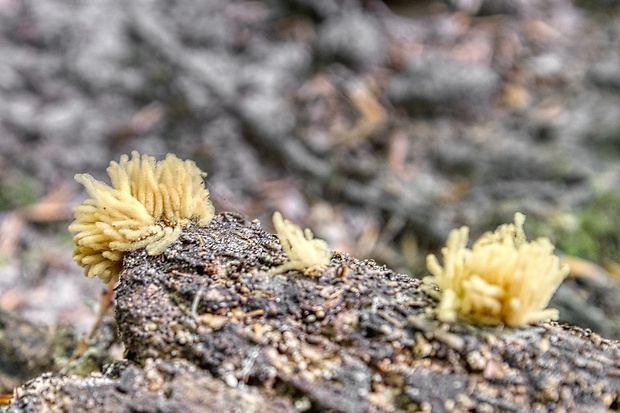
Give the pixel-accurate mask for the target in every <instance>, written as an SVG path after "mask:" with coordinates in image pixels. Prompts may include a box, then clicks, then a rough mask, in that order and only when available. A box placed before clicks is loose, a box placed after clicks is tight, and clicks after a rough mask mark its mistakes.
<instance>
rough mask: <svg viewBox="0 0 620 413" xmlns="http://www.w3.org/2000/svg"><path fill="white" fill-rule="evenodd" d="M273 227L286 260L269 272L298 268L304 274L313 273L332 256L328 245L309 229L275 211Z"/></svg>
mask: <svg viewBox="0 0 620 413" xmlns="http://www.w3.org/2000/svg"><path fill="white" fill-rule="evenodd" d="M273 227H274V228H275V230H276V235H277V236H278V239H279V240H280V244H281V245H282V248H283V249H284V252H286V256H287V257H288V261H287V262H285V263H284V264H282V265H280V266H278V267H276V268H273V269H272V270H271V271H269V274H272V275H274V274H281V273H283V272H285V271H289V270H299V271H302V272H303V273H304V274H305V275H315V274H317V273H318V272H320V271H321V270H323V269H324V268H325V267H326V266H327V265H328V264H329V261H330V260H331V258H332V252H331V250H330V249H329V245H328V244H327V242H325V241H323V240H322V239H316V238H314V234H313V233H312V231H311V230H310V229H308V228H306V229H304V230H302V229H301V228H300V227H299V226H298V225H295V224H294V223H292V222H291V221H289V220H288V219H284V218H283V217H282V214H281V213H279V212H277V211H276V212H274V214H273Z"/></svg>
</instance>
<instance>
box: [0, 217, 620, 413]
mask: <svg viewBox="0 0 620 413" xmlns="http://www.w3.org/2000/svg"><path fill="white" fill-rule="evenodd" d="M285 259H286V257H285V255H284V253H283V251H282V248H281V247H280V244H279V243H278V240H277V238H276V237H275V236H273V235H271V234H269V233H267V232H265V231H264V230H263V229H262V227H261V225H260V223H259V222H257V221H254V222H246V221H245V220H244V219H243V218H242V217H240V216H238V215H236V214H231V213H223V214H219V215H217V216H216V217H215V218H214V220H213V221H212V222H211V224H210V225H209V226H207V227H205V228H200V227H190V228H188V229H186V230H185V231H184V232H183V234H182V235H181V237H180V239H179V240H178V241H177V242H175V243H174V244H173V245H172V246H170V247H169V248H168V249H167V250H166V251H165V252H164V253H163V254H162V255H160V256H157V257H150V256H148V255H147V254H146V252H145V251H143V250H139V251H136V252H133V253H131V254H129V255H128V256H127V257H126V259H125V262H124V270H123V272H122V274H121V277H120V282H119V284H118V286H117V287H116V320H117V323H118V326H119V332H120V337H121V340H122V341H123V343H124V345H125V348H126V360H123V361H121V362H117V363H115V364H113V365H111V366H110V367H109V368H108V369H107V370H106V372H104V373H103V374H93V375H91V376H89V377H77V376H55V377H53V376H51V375H43V376H40V377H39V378H37V379H35V380H33V381H31V382H28V383H26V384H25V385H24V386H23V387H21V388H18V389H17V391H16V398H15V399H14V400H13V402H12V404H11V406H10V408H9V411H10V412H35V411H36V412H44V411H68V412H78V411H86V410H87V411H93V412H94V411H114V412H125V411H127V412H129V411H141V412H162V411H165V412H172V411H179V412H180V411H183V412H203V411H207V410H205V409H208V410H211V411H222V412H229V411H230V412H232V411H243V412H251V411H263V412H264V411H267V410H269V411H271V412H300V411H307V412H323V411H333V412H352V413H353V412H398V411H405V412H409V411H439V412H442V411H459V412H461V411H480V412H485V411H488V412H494V411H507V412H513V411H514V412H532V411H539V412H546V411H564V412H566V411H595V412H596V411H607V410H608V409H611V410H620V345H619V343H618V342H617V341H611V340H606V339H604V338H601V337H600V336H598V335H596V334H594V333H591V332H589V331H587V330H583V329H579V328H575V327H571V326H566V325H558V324H557V323H541V324H538V325H536V326H531V327H524V328H510V329H509V328H504V329H502V328H481V327H475V326H471V325H467V324H461V323H458V324H445V323H441V322H439V321H437V319H436V318H435V315H434V309H435V307H436V304H437V301H436V300H435V298H434V296H435V295H436V291H435V293H433V291H432V290H431V291H429V287H428V286H422V284H421V282H420V281H419V280H417V279H415V278H413V277H410V276H407V275H402V274H397V273H394V272H393V271H391V270H390V269H388V268H386V267H383V266H379V265H377V264H376V263H374V262H373V261H360V260H357V259H355V258H353V257H350V256H349V255H347V254H343V253H337V252H336V253H334V256H333V258H332V260H331V263H330V265H329V266H328V267H327V268H326V269H325V271H324V272H323V273H321V274H318V275H317V276H315V277H310V276H305V275H303V274H302V273H300V272H294V271H290V272H287V273H285V274H281V275H275V276H269V275H267V271H269V269H270V268H273V267H275V266H278V265H280V264H282V263H283V262H284V261H285Z"/></svg>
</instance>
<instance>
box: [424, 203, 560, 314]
mask: <svg viewBox="0 0 620 413" xmlns="http://www.w3.org/2000/svg"><path fill="white" fill-rule="evenodd" d="M514 221H515V223H514V224H505V225H500V226H499V227H498V228H497V229H496V230H495V231H494V232H488V233H486V234H484V235H482V236H481V237H480V238H479V239H478V240H477V241H476V242H475V243H474V244H473V246H472V248H471V249H470V248H468V247H467V240H468V233H469V228H467V227H461V228H460V229H455V230H452V231H451V232H450V235H449V236H448V241H447V243H446V246H445V247H444V248H443V249H442V255H443V266H441V265H440V264H439V261H438V260H437V258H436V257H435V256H434V255H429V256H427V257H426V263H427V268H428V270H429V271H430V273H431V274H432V277H427V278H425V281H426V282H430V283H433V284H436V285H437V286H439V288H441V290H442V297H441V301H440V303H439V306H438V318H439V319H440V320H442V321H445V322H454V321H456V320H457V319H462V320H465V321H468V322H472V323H477V324H486V325H499V324H505V325H508V326H520V325H525V324H528V323H533V322H538V321H543V320H549V319H551V320H556V319H557V318H558V315H559V313H558V310H556V309H552V308H550V309H547V308H546V307H547V305H548V304H549V300H550V299H551V297H552V296H553V294H554V293H555V291H556V289H557V288H558V286H559V285H560V283H561V282H562V281H563V280H564V278H565V277H566V275H567V274H568V271H569V269H568V267H567V266H563V265H561V264H560V260H559V258H558V257H557V256H555V255H554V254H553V250H554V246H553V244H552V243H551V242H550V241H549V239H547V238H538V239H536V240H534V241H530V242H528V241H527V240H526V238H525V233H524V232H523V223H524V222H525V216H524V215H523V214H520V213H517V214H515V217H514Z"/></svg>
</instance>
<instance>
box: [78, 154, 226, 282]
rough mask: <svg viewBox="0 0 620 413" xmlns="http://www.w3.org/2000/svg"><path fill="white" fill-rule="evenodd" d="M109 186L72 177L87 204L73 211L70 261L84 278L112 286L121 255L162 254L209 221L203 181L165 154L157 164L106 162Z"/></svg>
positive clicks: (144, 159)
mask: <svg viewBox="0 0 620 413" xmlns="http://www.w3.org/2000/svg"><path fill="white" fill-rule="evenodd" d="M107 173H108V175H109V177H110V180H111V183H112V184H111V186H110V185H107V184H105V183H103V182H101V181H98V180H96V179H95V178H93V177H92V176H91V175H89V174H78V175H76V176H75V179H76V181H78V182H79V183H81V184H82V185H84V187H85V188H86V190H87V191H88V193H89V194H90V196H91V198H89V199H87V200H85V201H84V203H82V205H79V206H78V207H76V208H75V221H73V223H72V224H71V225H69V231H71V232H74V233H75V236H74V237H73V241H74V243H75V249H74V251H73V259H74V260H75V261H76V262H77V263H78V264H80V265H81V266H82V267H84V272H85V274H86V275H87V276H89V277H95V276H97V277H99V278H101V279H102V280H103V281H104V282H106V283H108V282H110V281H112V280H116V279H117V278H118V275H119V274H120V271H121V269H122V260H123V255H124V253H125V252H127V251H132V250H135V249H138V248H146V251H147V252H148V254H149V255H158V254H160V253H162V252H163V251H164V250H165V249H166V248H167V247H168V246H169V245H170V244H172V243H173V242H174V241H176V240H177V239H178V238H179V235H180V234H181V231H182V230H183V229H184V228H186V227H187V226H189V225H190V223H192V222H196V223H197V224H198V225H201V226H204V225H207V224H208V223H209V222H210V221H211V219H212V218H213V215H214V209H213V204H212V203H211V201H210V200H209V191H208V190H207V189H205V187H204V184H203V177H204V176H205V175H206V174H205V173H204V172H202V171H201V170H200V169H199V168H198V167H197V166H196V164H195V163H194V162H192V161H189V160H187V161H182V160H180V159H179V158H177V157H176V156H175V155H173V154H168V155H167V156H166V158H165V159H164V160H162V161H156V160H155V158H154V157H152V156H148V155H142V156H140V154H139V153H138V152H137V151H133V152H132V153H131V158H129V157H128V156H127V155H122V156H121V159H120V161H119V162H118V163H117V162H114V161H112V162H110V166H109V167H108V168H107Z"/></svg>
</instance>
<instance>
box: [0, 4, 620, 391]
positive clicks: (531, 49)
mask: <svg viewBox="0 0 620 413" xmlns="http://www.w3.org/2000/svg"><path fill="white" fill-rule="evenodd" d="M134 149H136V150H138V151H140V152H141V153H148V154H151V155H154V156H156V157H157V158H159V159H161V158H163V157H164V156H165V155H166V153H168V152H172V153H175V154H177V155H178V156H179V157H181V158H187V159H192V160H194V161H195V162H196V163H197V164H198V166H199V167H200V168H201V169H203V170H204V171H206V172H208V174H209V175H208V177H207V185H208V188H209V190H210V191H211V196H212V199H213V201H214V203H215V206H216V209H217V210H218V211H236V212H239V213H241V214H244V215H245V216H246V217H247V218H248V219H255V218H258V219H260V220H261V221H262V222H263V223H264V224H265V226H266V227H267V228H268V229H270V228H271V224H270V216H271V214H272V212H273V211H274V210H279V211H281V212H282V213H283V215H284V216H285V217H287V218H289V219H291V220H294V221H295V222H297V223H298V224H300V225H303V226H305V227H310V228H312V229H313V231H314V232H315V234H316V235H317V236H319V237H321V238H323V239H326V240H327V241H328V242H329V244H330V246H331V247H332V248H333V249H335V250H341V251H346V252H349V253H351V254H353V255H354V256H356V257H358V258H372V259H375V260H376V261H378V262H379V263H382V264H386V265H388V266H389V267H391V268H393V269H394V270H396V271H398V272H403V273H407V274H411V275H412V276H416V277H423V276H425V275H426V274H427V273H426V269H425V261H424V259H425V256H426V254H428V253H437V252H438V250H439V248H440V247H441V246H442V245H443V244H444V242H445V239H446V237H447V235H448V232H449V231H450V229H452V228H455V227H458V226H461V225H468V226H470V227H471V234H472V237H473V238H476V237H477V236H479V235H480V234H482V233H483V232H485V231H488V230H492V229H494V228H495V227H496V226H497V225H498V224H500V223H505V222H511V221H512V217H513V214H514V213H515V212H516V211H521V212H523V213H525V214H526V215H527V221H526V225H525V226H526V228H525V229H526V233H527V234H528V236H529V237H530V238H535V237H538V236H546V237H549V238H551V240H552V241H553V242H554V243H555V244H556V246H557V248H558V253H559V254H560V255H562V256H563V259H564V260H565V261H566V262H567V263H569V264H570V265H571V275H570V277H569V279H568V280H567V281H566V282H565V283H564V284H563V285H562V287H561V288H560V290H559V291H558V293H557V295H556V297H555V298H554V301H553V302H552V306H555V307H557V308H560V310H561V317H562V320H561V321H566V322H570V323H571V324H577V325H580V326H583V327H584V328H590V329H592V330H594V331H596V332H598V333H600V334H602V335H603V336H605V337H609V338H620V300H618V297H619V295H618V294H619V293H620V291H619V284H620V265H619V255H618V251H619V249H620V1H617V0H588V1H585V0H584V1H575V2H573V1H569V0H540V1H527V0H443V1H441V0H427V1H422V0H420V1H414V0H399V1H397V0H394V1H379V0H342V1H341V0H269V1H267V0H265V1H239V0H209V1H207V2H205V1H199V0H177V1H169V2H164V1H152V0H132V1H130V2H126V1H121V0H112V1H110V0H106V1H103V0H89V1H87V2H79V1H75V0H0V315H1V316H0V333H2V332H3V331H4V333H3V334H0V349H2V350H3V351H4V353H3V354H4V355H2V354H0V361H2V358H3V357H6V354H8V352H13V353H16V352H17V351H18V350H16V349H15V348H14V347H11V346H13V345H14V343H15V342H17V341H21V342H22V343H24V342H25V343H29V340H32V339H31V338H28V337H30V336H28V335H27V334H26V333H25V332H24V331H26V330H28V329H31V330H32V331H36V332H37V334H39V336H37V337H39V338H40V340H42V341H41V342H42V343H48V341H49V339H50V337H54V339H55V340H57V339H58V334H59V333H58V332H59V331H60V332H62V334H63V335H64V336H63V337H65V336H68V337H74V338H75V337H78V338H79V337H80V336H81V335H83V334H85V333H86V332H87V331H88V330H89V329H90V327H91V326H92V323H93V321H94V318H95V314H96V312H97V309H98V305H99V304H98V303H99V299H100V296H101V295H102V293H103V291H104V286H103V285H102V284H101V282H100V281H99V280H89V279H87V278H85V277H83V276H82V270H81V268H79V267H78V266H77V265H76V264H75V263H74V262H73V261H72V259H71V251H72V248H73V244H72V241H71V234H70V233H68V231H67V225H68V224H69V223H70V222H71V220H72V207H74V206H75V205H77V204H79V203H80V202H82V201H83V200H84V199H85V198H86V194H85V193H84V191H83V188H81V187H80V186H79V185H78V184H76V183H75V182H74V181H73V175H74V174H75V173H81V172H88V173H91V174H92V175H94V176H95V177H97V178H99V179H102V180H106V181H107V176H106V174H105V168H106V167H107V165H108V164H109V162H110V161H111V160H118V159H119V157H120V155H121V154H123V153H129V152H131V151H132V150H134ZM7 320H8V321H7ZM30 323H33V324H30ZM22 329H26V330H23V331H22ZM31 330H28V331H31ZM22 333H23V334H25V335H23V336H22V335H20V334H22ZM24 337H26V338H24ZM7 340H8V341H7ZM11 340H12V341H11ZM11 343H13V344H11ZM55 343H56V342H55ZM46 345H47V346H48V347H45V349H47V350H45V349H43V350H41V352H42V354H43V353H44V354H46V356H45V357H48V358H47V359H45V360H47V363H48V365H47V367H45V368H44V369H50V368H53V367H50V366H52V365H53V362H50V361H49V357H50V356H49V352H51V351H52V350H50V348H52V347H53V345H51V346H52V347H50V345H49V343H48V344H46ZM54 345H57V343H56V344H54ZM69 347H70V346H69ZM46 351H47V352H48V353H46ZM23 359H24V360H28V357H25V356H24V357H23ZM32 360H33V359H32V358H31V359H30V361H31V364H36V363H35V362H34V361H32ZM7 363H8V362H7V360H6V359H5V360H4V366H5V369H4V370H2V367H0V390H2V389H3V388H8V389H10V388H11V386H13V385H15V383H18V382H19V380H18V379H15V377H22V378H23V377H26V376H27V375H28V374H27V373H23V372H24V366H23V365H19V362H15V363H14V364H12V369H13V370H12V371H13V373H11V372H7V368H6V366H8V364H7ZM49 363H52V364H49ZM0 364H2V363H0ZM39 368H42V367H40V366H39ZM15 371H21V373H19V374H21V375H22V376H19V374H17V373H15ZM26 371H30V372H31V373H32V372H35V371H36V370H27V369H26ZM3 385H4V386H3ZM4 391H6V390H4Z"/></svg>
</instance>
